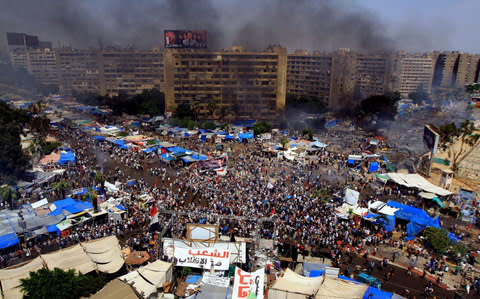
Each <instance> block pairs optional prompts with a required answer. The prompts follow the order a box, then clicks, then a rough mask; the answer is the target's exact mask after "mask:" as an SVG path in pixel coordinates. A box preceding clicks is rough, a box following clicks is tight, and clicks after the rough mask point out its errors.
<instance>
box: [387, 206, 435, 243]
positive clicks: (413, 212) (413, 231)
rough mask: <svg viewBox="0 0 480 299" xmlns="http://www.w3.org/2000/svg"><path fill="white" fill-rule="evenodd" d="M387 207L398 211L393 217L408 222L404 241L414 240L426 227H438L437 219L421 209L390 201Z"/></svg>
mask: <svg viewBox="0 0 480 299" xmlns="http://www.w3.org/2000/svg"><path fill="white" fill-rule="evenodd" d="M387 205H388V206H390V207H393V208H397V209H398V211H396V212H395V217H397V218H399V219H403V220H406V221H409V223H408V224H407V238H405V240H406V241H409V240H413V239H415V237H416V236H417V234H418V233H419V232H420V231H421V230H422V229H424V228H426V227H429V226H431V227H440V222H439V217H437V218H436V219H433V218H432V217H430V216H429V215H428V214H427V213H426V212H425V211H424V210H422V209H419V208H415V207H412V206H408V205H404V204H401V203H398V202H395V201H392V200H391V201H389V202H387Z"/></svg>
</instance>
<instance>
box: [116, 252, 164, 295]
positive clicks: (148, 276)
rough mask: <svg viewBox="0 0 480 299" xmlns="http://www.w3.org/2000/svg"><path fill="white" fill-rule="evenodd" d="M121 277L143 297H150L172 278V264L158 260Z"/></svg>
mask: <svg viewBox="0 0 480 299" xmlns="http://www.w3.org/2000/svg"><path fill="white" fill-rule="evenodd" d="M119 279H120V280H121V281H124V282H126V283H128V284H129V285H131V286H132V287H133V288H134V289H135V290H136V291H137V292H138V293H139V294H141V295H142V296H143V298H148V297H150V295H152V294H154V293H155V292H157V289H158V288H160V287H161V286H162V285H163V284H164V283H165V282H167V281H171V280H172V264H171V263H167V262H163V261H161V260H158V261H155V262H153V263H150V264H148V265H146V266H144V267H141V268H139V269H138V270H135V271H132V272H129V273H127V274H125V275H123V276H120V277H119Z"/></svg>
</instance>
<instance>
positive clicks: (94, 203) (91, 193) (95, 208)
mask: <svg viewBox="0 0 480 299" xmlns="http://www.w3.org/2000/svg"><path fill="white" fill-rule="evenodd" d="M88 197H90V202H91V203H92V206H93V212H94V213H98V200H97V197H98V195H97V192H96V191H95V190H93V189H90V191H89V193H88Z"/></svg>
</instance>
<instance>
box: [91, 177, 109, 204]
mask: <svg viewBox="0 0 480 299" xmlns="http://www.w3.org/2000/svg"><path fill="white" fill-rule="evenodd" d="M93 180H94V181H95V184H100V189H101V190H102V194H103V196H104V198H107V197H106V194H105V176H104V175H103V173H96V174H95V177H94V178H93Z"/></svg>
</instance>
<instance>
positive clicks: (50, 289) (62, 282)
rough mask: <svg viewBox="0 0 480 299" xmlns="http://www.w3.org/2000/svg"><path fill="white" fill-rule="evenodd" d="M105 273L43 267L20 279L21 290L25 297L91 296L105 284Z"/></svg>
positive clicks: (70, 298)
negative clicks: (77, 271)
mask: <svg viewBox="0 0 480 299" xmlns="http://www.w3.org/2000/svg"><path fill="white" fill-rule="evenodd" d="M105 283H106V280H105V277H104V276H103V275H98V276H94V275H84V274H82V273H78V274H76V273H75V270H68V271H64V270H62V269H59V268H55V269H54V270H48V269H47V268H41V269H40V270H38V271H36V272H30V275H29V277H27V278H22V279H20V290H21V291H22V293H23V298H25V299H37V298H38V299H40V298H41V299H44V298H64V299H77V298H80V297H89V296H90V295H91V294H94V293H96V292H97V291H98V290H100V289H101V288H103V286H105Z"/></svg>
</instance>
